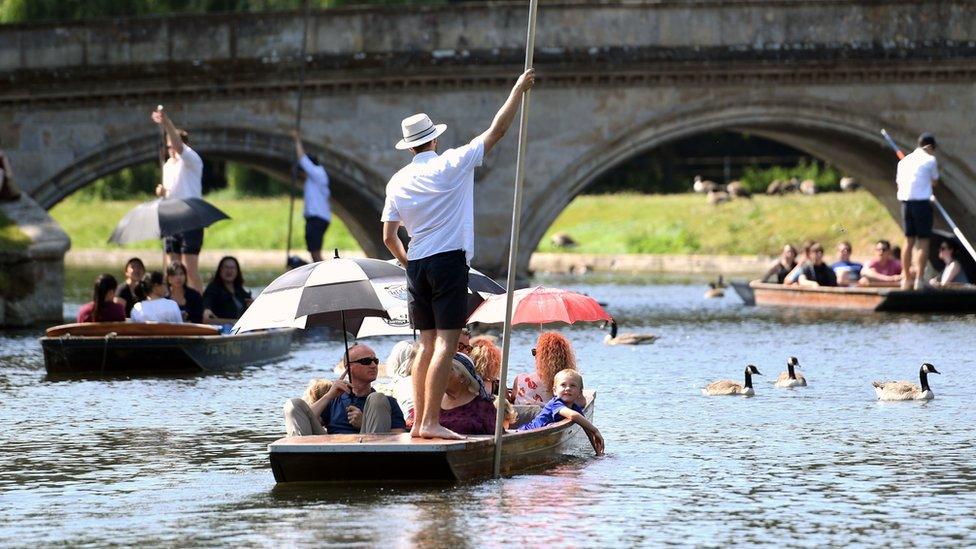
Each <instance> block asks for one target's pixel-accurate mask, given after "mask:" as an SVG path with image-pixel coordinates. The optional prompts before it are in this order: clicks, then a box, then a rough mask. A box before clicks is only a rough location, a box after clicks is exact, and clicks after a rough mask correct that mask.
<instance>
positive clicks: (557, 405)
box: [518, 370, 603, 456]
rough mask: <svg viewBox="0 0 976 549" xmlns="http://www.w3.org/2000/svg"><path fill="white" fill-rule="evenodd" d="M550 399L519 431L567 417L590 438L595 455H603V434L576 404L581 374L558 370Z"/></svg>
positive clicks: (580, 393)
mask: <svg viewBox="0 0 976 549" xmlns="http://www.w3.org/2000/svg"><path fill="white" fill-rule="evenodd" d="M552 392H553V393H554V394H555V396H554V397H552V400H550V401H549V402H547V403H546V405H545V406H543V407H542V411H541V412H539V415H537V416H536V417H535V419H533V420H532V421H530V422H529V423H526V424H525V425H523V426H521V427H519V428H518V430H519V431H529V430H531V429H541V428H542V427H545V426H546V425H549V424H551V423H556V422H557V421H560V420H563V419H568V420H571V421H572V422H573V423H575V424H577V425H579V426H580V427H582V428H583V431H584V432H585V433H586V437H587V438H589V439H590V444H592V445H593V450H595V451H596V455H598V456H601V455H603V435H601V434H600V430H599V429H597V428H596V426H595V425H593V424H592V423H590V421H589V420H588V419H586V417H585V416H584V415H583V408H582V407H580V405H579V404H576V401H577V400H581V399H580V397H581V396H582V395H583V376H581V375H579V372H577V371H576V370H560V371H559V372H558V373H557V374H556V376H555V378H554V379H553V382H552Z"/></svg>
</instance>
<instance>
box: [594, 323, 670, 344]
mask: <svg viewBox="0 0 976 549" xmlns="http://www.w3.org/2000/svg"><path fill="white" fill-rule="evenodd" d="M656 340H657V336H656V335H654V334H633V333H625V334H617V321H615V320H611V321H610V333H609V334H607V335H606V336H605V337H604V338H603V343H605V344H606V345H650V344H651V343H654V342H655V341H656Z"/></svg>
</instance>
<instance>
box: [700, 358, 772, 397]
mask: <svg viewBox="0 0 976 549" xmlns="http://www.w3.org/2000/svg"><path fill="white" fill-rule="evenodd" d="M754 375H757V376H761V375H762V374H760V373H759V370H758V369H757V368H756V367H755V366H753V365H752V364H750V365H748V366H746V382H745V383H744V384H743V383H736V382H735V381H732V380H731V379H723V380H721V381H714V382H712V383H709V384H708V387H705V388H704V389H702V394H703V395H705V396H717V395H743V396H754V395H755V394H756V391H755V390H754V389H753V388H752V376H754Z"/></svg>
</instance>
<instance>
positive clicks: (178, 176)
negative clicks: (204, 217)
mask: <svg viewBox="0 0 976 549" xmlns="http://www.w3.org/2000/svg"><path fill="white" fill-rule="evenodd" d="M152 120H153V122H155V123H157V124H159V125H161V126H162V127H163V130H164V131H165V133H166V152H167V155H168V158H167V160H166V163H165V164H163V183H162V184H161V185H156V196H160V197H163V198H203V191H202V185H201V180H202V179H203V160H202V159H201V158H200V155H199V154H197V153H196V151H194V150H193V149H191V148H190V136H189V134H188V133H186V132H185V131H183V130H180V129H177V127H176V126H174V125H173V122H172V121H171V120H170V119H169V117H167V116H166V113H165V112H163V111H161V110H154V111H153V112H152ZM163 246H164V249H165V250H166V255H167V257H168V258H169V262H173V261H179V262H181V263H183V265H184V266H185V267H186V284H187V286H189V287H191V288H193V289H194V290H196V291H198V292H202V291H203V281H202V280H200V269H199V265H200V249H201V248H202V247H203V229H194V230H192V231H183V232H181V233H176V234H174V235H170V236H167V237H166V239H165V240H164V244H163Z"/></svg>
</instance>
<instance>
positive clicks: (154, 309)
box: [131, 297, 183, 324]
mask: <svg viewBox="0 0 976 549" xmlns="http://www.w3.org/2000/svg"><path fill="white" fill-rule="evenodd" d="M131 318H132V320H133V321H135V322H174V323H177V324H179V323H181V322H183V314H182V313H181V312H180V306H179V305H178V304H177V303H176V302H175V301H173V300H172V299H167V298H165V297H161V298H159V299H152V300H149V301H140V302H139V303H136V304H135V305H133V306H132V314H131Z"/></svg>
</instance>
